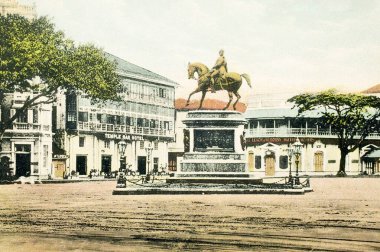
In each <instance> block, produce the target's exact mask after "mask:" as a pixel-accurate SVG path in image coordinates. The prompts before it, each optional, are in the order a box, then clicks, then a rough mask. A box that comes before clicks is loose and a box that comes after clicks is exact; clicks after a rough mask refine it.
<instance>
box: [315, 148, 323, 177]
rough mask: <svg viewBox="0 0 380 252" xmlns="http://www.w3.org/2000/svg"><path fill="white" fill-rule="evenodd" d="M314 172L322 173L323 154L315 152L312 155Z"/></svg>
mask: <svg viewBox="0 0 380 252" xmlns="http://www.w3.org/2000/svg"><path fill="white" fill-rule="evenodd" d="M314 171H315V172H323V152H322V151H317V152H316V153H314Z"/></svg>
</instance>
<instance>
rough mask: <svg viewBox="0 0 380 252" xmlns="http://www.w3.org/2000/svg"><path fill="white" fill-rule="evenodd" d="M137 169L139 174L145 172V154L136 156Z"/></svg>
mask: <svg viewBox="0 0 380 252" xmlns="http://www.w3.org/2000/svg"><path fill="white" fill-rule="evenodd" d="M137 170H138V172H139V173H140V174H146V157H145V156H138V157H137Z"/></svg>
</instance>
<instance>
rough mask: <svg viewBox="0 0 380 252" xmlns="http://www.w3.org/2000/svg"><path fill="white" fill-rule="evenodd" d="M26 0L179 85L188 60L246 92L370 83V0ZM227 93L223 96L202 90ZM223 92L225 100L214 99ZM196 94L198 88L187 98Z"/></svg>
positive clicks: (376, 56) (376, 32) (373, 20)
mask: <svg viewBox="0 0 380 252" xmlns="http://www.w3.org/2000/svg"><path fill="white" fill-rule="evenodd" d="M19 2H20V3H35V4H36V8H37V14H38V15H40V16H49V17H50V18H51V20H52V22H54V23H55V24H56V27H57V29H59V30H62V31H64V32H65V34H66V36H67V37H68V38H71V39H73V40H75V41H77V42H78V43H93V44H95V45H96V46H98V47H100V48H102V49H104V50H105V51H107V52H109V53H112V54H114V55H116V56H118V57H120V58H122V59H125V60H127V61H129V62H131V63H134V64H136V65H139V66H141V67H144V68H146V69H149V70H151V71H153V72H156V73H158V74H160V75H162V76H165V77H167V78H169V79H171V80H173V81H175V82H177V83H178V84H179V85H180V86H179V87H178V88H177V90H176V96H177V98H180V97H187V96H188V94H189V93H190V92H191V91H192V90H194V89H195V88H196V81H195V80H188V77H187V65H188V63H189V62H202V63H204V64H206V65H207V66H209V67H212V66H213V65H214V64H215V61H216V59H217V57H218V52H219V50H220V49H224V51H225V57H226V60H227V63H228V70H229V71H230V72H238V73H247V74H249V75H250V77H251V79H252V85H253V86H252V88H251V89H250V88H249V87H248V85H246V84H245V83H243V85H242V87H241V89H240V91H239V92H240V93H241V95H242V100H243V101H247V100H248V99H250V96H251V95H253V94H265V93H275V94H276V93H289V92H306V91H321V90H325V89H328V88H336V89H338V90H341V91H345V92H359V91H362V90H365V89H367V88H369V87H371V86H374V85H376V84H378V83H380V22H379V17H380V1H377V0H261V1H259V0H111V1H110V0H108V1H106V0H19ZM207 96H208V97H211V98H220V99H227V97H228V95H227V93H222V92H217V93H216V94H208V95H207ZM224 96H225V97H224ZM193 98H194V99H199V98H200V94H198V95H194V96H193Z"/></svg>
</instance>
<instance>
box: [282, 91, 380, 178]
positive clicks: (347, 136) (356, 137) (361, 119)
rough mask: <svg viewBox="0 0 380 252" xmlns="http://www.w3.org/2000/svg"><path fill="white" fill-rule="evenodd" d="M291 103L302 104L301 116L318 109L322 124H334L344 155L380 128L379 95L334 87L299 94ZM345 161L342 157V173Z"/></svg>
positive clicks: (300, 108) (300, 105) (332, 127)
mask: <svg viewBox="0 0 380 252" xmlns="http://www.w3.org/2000/svg"><path fill="white" fill-rule="evenodd" d="M288 102H293V103H294V104H295V106H296V107H298V113H299V115H300V116H302V115H303V114H304V113H305V112H307V111H317V112H318V113H319V114H320V115H321V117H320V123H322V124H324V125H325V126H331V129H332V131H333V132H334V134H336V135H337V137H338V147H339V149H340V150H341V155H342V156H344V157H345V156H346V155H347V154H348V153H349V152H352V151H354V150H355V149H357V148H358V147H360V146H361V144H362V143H363V141H364V140H365V139H366V138H367V137H368V136H369V134H370V133H375V132H379V131H380V123H379V119H380V98H379V97H376V96H365V95H361V94H341V93H338V92H337V91H336V90H333V89H331V90H327V91H323V92H319V93H305V94H300V95H296V96H294V97H292V98H290V99H289V100H288ZM342 162H343V164H342ZM344 162H345V159H344V158H342V157H341V164H340V170H341V171H342V172H344V165H345V163H344Z"/></svg>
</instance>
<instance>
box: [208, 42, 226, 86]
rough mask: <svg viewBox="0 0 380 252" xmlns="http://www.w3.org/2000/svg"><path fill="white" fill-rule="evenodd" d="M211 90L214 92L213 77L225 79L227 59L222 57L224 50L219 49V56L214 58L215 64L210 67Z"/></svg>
mask: <svg viewBox="0 0 380 252" xmlns="http://www.w3.org/2000/svg"><path fill="white" fill-rule="evenodd" d="M210 73H211V92H212V93H215V79H216V78H217V77H219V78H220V79H221V81H225V74H226V73H227V61H226V59H225V58H224V51H223V49H221V50H220V51H219V58H218V59H217V60H216V63H215V66H214V67H213V68H212V69H211V71H210Z"/></svg>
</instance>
